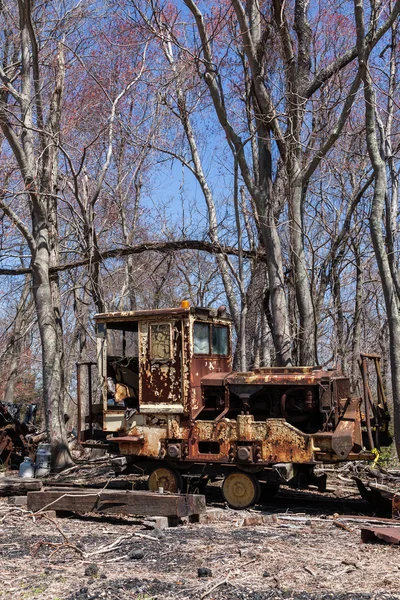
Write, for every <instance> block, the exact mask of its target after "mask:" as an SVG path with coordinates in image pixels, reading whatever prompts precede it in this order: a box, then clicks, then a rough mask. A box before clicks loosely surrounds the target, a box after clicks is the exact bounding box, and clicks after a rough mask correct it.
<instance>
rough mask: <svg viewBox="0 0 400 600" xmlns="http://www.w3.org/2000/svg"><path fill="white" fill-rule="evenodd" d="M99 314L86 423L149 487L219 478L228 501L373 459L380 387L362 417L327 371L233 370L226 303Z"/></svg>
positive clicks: (313, 480)
mask: <svg viewBox="0 0 400 600" xmlns="http://www.w3.org/2000/svg"><path fill="white" fill-rule="evenodd" d="M95 321H96V329H97V344H98V345H97V351H98V370H99V376H100V382H101V390H102V391H101V404H100V405H99V404H96V402H94V403H93V405H92V414H91V416H90V422H91V424H96V423H97V427H98V428H99V429H101V430H102V432H103V436H105V437H107V441H108V442H112V443H113V444H115V445H118V448H119V452H120V453H121V454H122V455H125V456H126V457H127V460H128V462H130V463H132V465H134V466H135V468H138V469H140V470H142V471H143V472H145V473H147V474H149V475H150V477H149V487H150V489H152V490H155V489H157V488H158V487H163V488H164V489H166V490H169V491H171V492H174V491H177V490H179V489H182V485H183V483H182V475H184V477H185V479H187V478H189V476H192V477H197V480H198V481H199V482H201V481H203V482H204V481H206V480H207V479H208V478H210V477H211V478H217V477H221V476H223V477H224V482H223V487H222V491H223V495H224V498H225V500H226V501H227V502H228V503H229V505H230V506H232V507H234V508H245V507H247V506H250V505H252V504H253V503H255V502H256V501H257V500H258V498H259V496H260V492H261V489H262V488H264V490H266V491H267V492H268V493H271V494H272V493H274V492H276V491H277V489H278V487H279V484H280V483H285V484H288V485H292V486H295V487H307V486H308V485H312V484H313V485H317V486H318V488H319V489H320V490H322V491H323V490H324V488H325V477H324V476H320V477H317V476H316V475H315V474H314V467H315V466H316V465H318V464H321V463H335V462H339V461H344V460H373V459H374V454H373V452H372V451H373V449H374V446H375V442H374V441H373V440H372V438H371V431H372V430H374V431H376V430H377V429H379V430H381V431H382V433H383V434H384V435H387V423H388V413H387V407H386V400H385V398H384V394H383V391H382V393H381V392H380V395H379V406H377V405H375V404H374V402H373V399H372V394H371V393H369V394H368V391H367V392H366V395H365V404H364V407H363V409H364V416H363V415H362V400H361V398H356V397H352V396H351V394H350V382H349V379H348V378H347V377H344V376H343V375H341V374H340V373H339V372H337V371H335V370H324V369H322V368H320V367H315V368H314V367H293V368H260V369H255V370H253V371H250V372H246V373H240V372H232V371H231V364H232V342H231V319H230V318H229V316H228V315H227V313H226V311H225V308H224V307H221V308H219V309H218V310H214V309H209V308H194V307H190V306H189V305H188V303H182V307H181V308H170V309H162V310H139V311H134V312H121V313H107V314H98V315H96V316H95ZM366 383H367V381H366ZM382 390H383V388H382ZM370 412H371V413H372V414H371V416H370ZM366 415H367V416H366ZM365 422H366V424H367V425H368V429H365ZM95 426H96V425H95ZM95 432H96V431H93V432H91V433H95ZM98 433H99V432H98ZM370 438H371V439H370ZM371 442H372V443H371ZM381 443H382V436H381Z"/></svg>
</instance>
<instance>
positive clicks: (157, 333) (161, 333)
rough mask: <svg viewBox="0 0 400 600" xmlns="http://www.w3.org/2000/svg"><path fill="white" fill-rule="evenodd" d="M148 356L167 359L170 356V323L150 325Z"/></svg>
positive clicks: (153, 358) (155, 358) (154, 358)
mask: <svg viewBox="0 0 400 600" xmlns="http://www.w3.org/2000/svg"><path fill="white" fill-rule="evenodd" d="M150 358H151V359H152V360H169V359H170V358H171V324H170V323H157V324H154V325H150Z"/></svg>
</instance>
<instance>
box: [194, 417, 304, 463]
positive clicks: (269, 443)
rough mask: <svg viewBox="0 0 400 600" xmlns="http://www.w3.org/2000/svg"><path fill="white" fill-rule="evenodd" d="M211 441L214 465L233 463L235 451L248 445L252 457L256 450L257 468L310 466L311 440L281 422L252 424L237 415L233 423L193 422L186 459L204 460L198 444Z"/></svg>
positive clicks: (251, 420) (254, 422)
mask: <svg viewBox="0 0 400 600" xmlns="http://www.w3.org/2000/svg"><path fill="white" fill-rule="evenodd" d="M202 441H212V442H217V443H218V444H219V445H220V452H219V454H218V455H213V460H215V461H219V462H221V461H226V460H228V461H230V462H231V461H232V460H235V459H236V452H237V447H238V446H240V445H241V444H250V445H252V447H254V448H253V450H254V452H253V455H254V456H256V454H255V453H256V452H257V450H256V449H257V448H258V449H259V450H258V460H256V461H253V462H257V463H259V464H261V463H265V464H271V463H280V462H298V463H313V462H314V456H313V451H314V447H313V443H312V438H311V436H309V435H307V434H304V433H302V432H301V431H299V430H298V429H296V428H295V427H293V426H291V425H290V424H289V423H287V422H286V421H285V420H284V419H268V420H266V421H264V422H257V421H254V417H253V416H252V415H238V417H237V420H236V421H235V420H229V419H222V420H221V421H219V422H217V423H215V422H214V421H195V422H194V424H193V426H192V428H191V431H190V438H189V458H190V459H192V460H205V457H204V455H203V453H202V452H200V451H199V450H198V447H199V442H202Z"/></svg>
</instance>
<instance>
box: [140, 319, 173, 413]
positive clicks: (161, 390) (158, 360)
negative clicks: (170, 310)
mask: <svg viewBox="0 0 400 600" xmlns="http://www.w3.org/2000/svg"><path fill="white" fill-rule="evenodd" d="M158 326H159V327H161V326H162V327H164V330H161V329H160V330H159V331H158V332H157V331H156V330H155V329H154V328H155V327H156V325H155V324H154V323H149V324H147V323H142V324H141V327H140V338H141V361H140V371H141V381H140V407H141V408H142V407H144V406H145V405H146V404H150V405H156V404H159V405H165V406H171V407H172V410H173V407H174V406H175V405H176V406H177V408H179V411H180V412H182V411H183V403H182V363H181V355H182V331H181V323H180V321H173V322H165V323H164V322H163V323H160V324H159V325H158ZM152 327H153V328H152ZM157 335H158V338H159V339H158V340H157V342H158V345H157V346H155V344H154V339H155V338H156V337H157ZM167 336H169V339H167ZM167 345H168V348H167ZM167 354H168V356H167ZM180 407H182V408H180Z"/></svg>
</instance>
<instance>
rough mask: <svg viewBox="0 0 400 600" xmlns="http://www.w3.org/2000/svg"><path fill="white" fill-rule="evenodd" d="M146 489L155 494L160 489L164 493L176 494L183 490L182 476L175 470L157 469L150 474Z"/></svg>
mask: <svg viewBox="0 0 400 600" xmlns="http://www.w3.org/2000/svg"><path fill="white" fill-rule="evenodd" d="M148 487H149V490H150V491H151V492H157V490H158V488H159V487H162V488H164V492H171V493H173V494H177V493H178V492H180V491H181V490H182V488H183V482H182V475H181V474H180V473H179V472H178V471H175V469H169V468H168V467H158V468H157V469H154V471H153V472H152V473H151V475H150V477H149V481H148Z"/></svg>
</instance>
